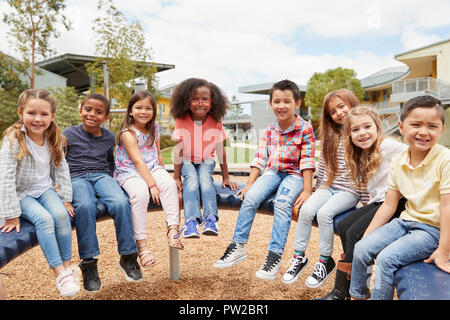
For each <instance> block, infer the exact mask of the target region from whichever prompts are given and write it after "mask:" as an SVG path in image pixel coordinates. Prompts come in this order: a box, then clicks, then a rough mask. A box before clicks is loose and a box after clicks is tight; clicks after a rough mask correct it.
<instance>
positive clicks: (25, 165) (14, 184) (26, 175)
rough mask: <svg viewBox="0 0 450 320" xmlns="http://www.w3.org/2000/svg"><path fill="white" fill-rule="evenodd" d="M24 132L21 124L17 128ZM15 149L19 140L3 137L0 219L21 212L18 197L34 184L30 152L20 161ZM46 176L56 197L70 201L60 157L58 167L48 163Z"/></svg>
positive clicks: (69, 185)
mask: <svg viewBox="0 0 450 320" xmlns="http://www.w3.org/2000/svg"><path fill="white" fill-rule="evenodd" d="M21 130H22V131H23V132H25V134H26V128H25V126H22V129H21ZM18 152H19V142H18V141H17V140H13V141H12V143H10V140H9V137H4V138H3V144H2V147H1V149H0V219H3V218H5V219H12V218H16V217H19V216H20V215H21V214H22V210H21V209H20V204H19V202H20V200H22V199H23V198H24V197H25V196H26V195H27V194H28V191H29V189H30V188H31V186H32V185H33V184H34V183H35V180H36V176H35V172H36V162H35V160H34V159H33V157H31V156H30V155H26V156H25V157H24V158H23V159H22V160H20V161H19V160H18V159H17V158H16V156H15V155H16V154H17V153H18ZM50 178H51V179H52V181H53V183H54V185H55V186H57V188H55V190H56V191H57V193H58V195H59V197H60V198H61V200H62V201H63V202H72V183H71V180H70V173H69V166H68V164H67V162H66V159H65V158H64V157H63V158H62V160H61V162H60V164H59V167H57V166H55V165H54V164H53V163H51V164H50Z"/></svg>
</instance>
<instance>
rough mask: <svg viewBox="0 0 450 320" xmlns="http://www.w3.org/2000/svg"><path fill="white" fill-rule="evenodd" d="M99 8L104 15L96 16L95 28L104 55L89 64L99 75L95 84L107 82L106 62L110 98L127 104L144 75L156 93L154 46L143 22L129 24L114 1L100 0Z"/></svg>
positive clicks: (89, 67)
mask: <svg viewBox="0 0 450 320" xmlns="http://www.w3.org/2000/svg"><path fill="white" fill-rule="evenodd" d="M98 9H99V10H101V11H102V12H104V13H105V15H104V16H101V17H98V18H96V19H95V21H94V27H93V31H94V34H95V38H96V39H95V43H96V52H97V54H98V55H100V56H102V58H97V59H95V61H94V62H93V63H91V64H89V65H88V66H87V69H88V72H89V73H90V74H92V75H94V77H95V78H96V81H95V83H96V84H99V85H101V86H103V85H104V82H103V78H104V74H103V71H104V68H103V64H104V63H106V64H107V67H108V73H109V77H108V84H107V85H108V88H109V90H108V92H109V93H110V94H109V95H110V97H109V98H111V97H113V98H115V99H117V100H118V101H119V103H120V104H121V105H126V104H127V103H128V100H129V98H130V96H131V92H132V89H133V87H134V84H135V80H136V79H137V78H143V79H144V80H145V81H146V83H147V88H148V90H149V91H150V92H152V93H154V94H156V93H157V89H156V79H155V77H154V73H155V71H156V67H155V65H154V64H152V63H151V62H150V58H151V49H150V48H149V47H148V46H147V44H146V40H145V35H144V29H143V27H142V26H141V24H140V23H139V22H137V21H135V22H132V23H129V22H128V21H127V20H126V18H125V16H124V15H123V13H122V12H120V11H119V10H118V9H117V8H116V7H115V6H114V4H113V0H99V2H98ZM94 90H95V88H94Z"/></svg>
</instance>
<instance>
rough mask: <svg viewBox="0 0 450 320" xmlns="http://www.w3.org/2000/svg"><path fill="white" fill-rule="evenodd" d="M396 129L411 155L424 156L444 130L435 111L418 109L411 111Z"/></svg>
mask: <svg viewBox="0 0 450 320" xmlns="http://www.w3.org/2000/svg"><path fill="white" fill-rule="evenodd" d="M398 127H399V130H400V133H401V134H402V135H403V137H404V138H405V141H406V142H407V143H408V144H409V147H410V150H411V153H413V152H414V153H417V154H419V155H420V154H421V155H425V156H426V154H428V151H430V149H431V148H432V147H433V146H434V145H435V144H436V143H437V142H438V140H439V138H440V136H441V134H442V132H444V129H445V126H444V124H443V123H442V120H441V117H440V114H439V112H438V110H437V109H435V108H420V107H418V108H415V109H413V110H411V112H410V113H409V114H408V116H407V117H406V118H405V119H404V120H403V122H402V121H400V122H399V123H398Z"/></svg>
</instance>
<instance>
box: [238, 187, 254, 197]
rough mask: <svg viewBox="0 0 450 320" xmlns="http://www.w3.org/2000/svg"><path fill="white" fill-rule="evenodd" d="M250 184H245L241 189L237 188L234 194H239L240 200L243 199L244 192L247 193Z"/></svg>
mask: <svg viewBox="0 0 450 320" xmlns="http://www.w3.org/2000/svg"><path fill="white" fill-rule="evenodd" d="M251 186H252V185H251V184H246V185H245V186H244V187H243V188H242V189H241V190H239V191H238V192H237V193H236V195H237V196H238V195H241V200H244V197H245V194H246V193H247V191H248V189H250V187H251Z"/></svg>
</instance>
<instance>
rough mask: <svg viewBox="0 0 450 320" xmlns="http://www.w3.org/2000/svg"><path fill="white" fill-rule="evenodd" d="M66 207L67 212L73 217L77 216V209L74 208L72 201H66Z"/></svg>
mask: <svg viewBox="0 0 450 320" xmlns="http://www.w3.org/2000/svg"><path fill="white" fill-rule="evenodd" d="M64 207H66V210H67V213H68V214H69V216H70V217H71V218H73V217H74V216H75V210H74V209H73V206H72V203H71V202H64Z"/></svg>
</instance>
